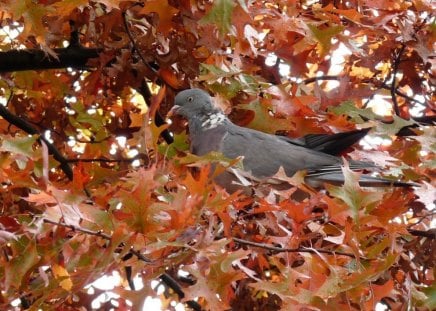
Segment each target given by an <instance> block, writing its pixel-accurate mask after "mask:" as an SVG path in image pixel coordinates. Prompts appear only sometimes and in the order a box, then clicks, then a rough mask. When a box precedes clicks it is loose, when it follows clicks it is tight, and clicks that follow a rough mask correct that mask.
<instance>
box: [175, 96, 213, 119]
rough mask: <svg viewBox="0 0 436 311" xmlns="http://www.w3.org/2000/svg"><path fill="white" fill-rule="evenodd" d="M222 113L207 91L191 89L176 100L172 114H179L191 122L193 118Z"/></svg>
mask: <svg viewBox="0 0 436 311" xmlns="http://www.w3.org/2000/svg"><path fill="white" fill-rule="evenodd" d="M219 112H221V111H220V110H219V109H218V108H216V107H215V106H214V105H213V103H212V100H211V98H210V96H209V94H207V93H206V92H205V91H203V90H201V89H189V90H184V91H181V92H180V93H179V94H177V96H176V98H175V100H174V106H173V108H172V109H171V111H170V114H171V115H173V114H178V115H181V116H183V117H185V118H187V119H188V121H189V120H192V119H193V118H200V119H202V118H205V117H209V116H210V115H213V114H216V113H219Z"/></svg>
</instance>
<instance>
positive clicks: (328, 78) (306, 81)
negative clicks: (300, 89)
mask: <svg viewBox="0 0 436 311" xmlns="http://www.w3.org/2000/svg"><path fill="white" fill-rule="evenodd" d="M340 78H341V77H339V76H319V77H312V78H307V79H305V80H303V81H302V83H303V84H310V83H313V82H316V81H324V80H334V81H335V80H339V79H340Z"/></svg>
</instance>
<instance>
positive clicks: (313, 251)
mask: <svg viewBox="0 0 436 311" xmlns="http://www.w3.org/2000/svg"><path fill="white" fill-rule="evenodd" d="M233 241H235V242H237V243H239V244H244V245H250V246H255V247H260V248H263V249H267V250H270V251H274V252H281V253H285V252H286V253H311V254H317V253H322V254H328V255H342V256H347V257H351V258H356V256H355V255H354V254H350V253H344V252H340V251H329V250H325V249H314V248H306V247H299V248H282V247H277V246H272V245H269V244H265V243H257V242H252V241H247V240H243V239H239V238H233Z"/></svg>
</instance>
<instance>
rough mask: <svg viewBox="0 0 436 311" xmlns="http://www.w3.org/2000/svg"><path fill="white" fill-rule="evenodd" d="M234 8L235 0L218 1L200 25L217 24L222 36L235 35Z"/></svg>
mask: <svg viewBox="0 0 436 311" xmlns="http://www.w3.org/2000/svg"><path fill="white" fill-rule="evenodd" d="M234 7H235V3H234V2H233V0H216V1H214V3H213V7H212V9H211V10H210V11H209V13H207V15H206V16H205V17H203V18H202V19H201V20H200V23H203V24H215V25H216V26H217V28H218V30H219V32H220V34H221V35H225V34H228V33H233V30H232V13H233V9H234Z"/></svg>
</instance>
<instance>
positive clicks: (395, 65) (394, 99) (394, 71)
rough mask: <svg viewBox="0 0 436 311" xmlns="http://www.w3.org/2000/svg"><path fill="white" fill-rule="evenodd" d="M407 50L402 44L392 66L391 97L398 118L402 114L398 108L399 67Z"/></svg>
mask: <svg viewBox="0 0 436 311" xmlns="http://www.w3.org/2000/svg"><path fill="white" fill-rule="evenodd" d="M405 49H406V45H405V44H404V43H402V44H401V47H400V49H399V51H398V52H397V53H395V55H394V61H393V64H392V84H391V97H392V106H393V108H394V111H395V114H396V115H397V116H400V114H401V112H400V108H399V107H398V101H397V86H396V78H397V73H398V67H399V66H400V62H401V57H402V56H403V53H404V50H405Z"/></svg>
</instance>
